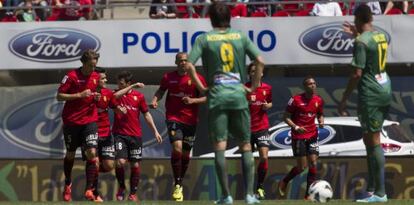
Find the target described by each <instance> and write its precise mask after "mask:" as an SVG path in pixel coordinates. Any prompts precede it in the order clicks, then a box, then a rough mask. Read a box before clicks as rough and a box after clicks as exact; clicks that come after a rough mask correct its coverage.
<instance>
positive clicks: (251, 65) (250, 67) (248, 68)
mask: <svg viewBox="0 0 414 205" xmlns="http://www.w3.org/2000/svg"><path fill="white" fill-rule="evenodd" d="M253 66H255V64H254V62H251V63H250V64H249V65H248V66H247V73H250V71H252V69H253Z"/></svg>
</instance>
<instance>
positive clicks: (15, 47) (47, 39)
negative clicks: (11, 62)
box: [9, 28, 101, 63]
mask: <svg viewBox="0 0 414 205" xmlns="http://www.w3.org/2000/svg"><path fill="white" fill-rule="evenodd" d="M100 46H101V42H100V41H99V39H98V38H97V37H96V36H94V35H92V34H91V33H88V32H86V31H82V30H77V29H71V28H42V29H35V30H31V31H27V32H24V33H21V34H18V35H17V36H15V37H14V38H13V39H12V40H10V42H9V50H10V51H11V52H12V53H13V54H14V55H16V56H17V57H19V58H23V59H26V60H29V61H35V62H44V63H61V62H70V61H76V60H79V58H80V57H81V55H82V53H83V52H84V51H85V50H87V49H93V50H95V51H98V50H99V48H100Z"/></svg>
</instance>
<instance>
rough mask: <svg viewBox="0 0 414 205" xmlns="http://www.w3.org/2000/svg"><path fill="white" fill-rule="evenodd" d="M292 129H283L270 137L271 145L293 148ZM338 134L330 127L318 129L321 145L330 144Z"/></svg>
mask: <svg viewBox="0 0 414 205" xmlns="http://www.w3.org/2000/svg"><path fill="white" fill-rule="evenodd" d="M290 129H291V128H290V127H283V128H280V129H278V130H276V131H275V132H273V133H272V134H271V135H270V144H271V145H273V146H274V147H278V148H281V149H290V148H291V147H292V137H291V131H290ZM335 134H336V131H335V130H334V129H333V128H332V127H331V126H329V125H325V126H324V127H323V128H318V137H319V139H318V141H319V145H322V144H325V143H327V142H329V141H330V140H331V139H332V138H333V137H334V136H335Z"/></svg>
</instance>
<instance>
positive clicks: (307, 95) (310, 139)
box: [278, 76, 324, 199]
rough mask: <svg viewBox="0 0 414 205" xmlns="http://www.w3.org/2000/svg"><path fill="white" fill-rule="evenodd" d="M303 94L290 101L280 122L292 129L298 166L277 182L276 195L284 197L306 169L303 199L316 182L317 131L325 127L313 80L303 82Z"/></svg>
mask: <svg viewBox="0 0 414 205" xmlns="http://www.w3.org/2000/svg"><path fill="white" fill-rule="evenodd" d="M303 87H304V89H305V92H304V93H302V94H299V95H295V96H293V97H292V98H290V100H289V102H288V106H287V107H286V111H285V113H284V115H283V119H284V121H285V122H286V124H288V125H289V126H290V127H291V136H292V150H293V155H294V156H295V158H296V162H297V165H296V166H295V167H293V168H292V169H291V170H290V172H289V173H288V174H287V175H286V176H285V177H284V178H283V180H280V181H279V186H278V189H279V194H280V195H281V196H284V195H285V192H286V186H287V184H288V183H289V181H290V180H291V179H293V178H294V177H295V176H296V175H298V174H300V173H301V172H302V171H303V170H304V169H305V168H306V167H309V170H308V177H307V186H306V194H305V199H307V196H308V188H309V186H310V184H312V182H314V181H315V178H316V162H317V159H318V155H319V144H318V128H317V127H316V124H315V119H317V120H318V123H319V127H321V128H322V127H323V125H324V117H323V105H324V102H323V99H322V98H321V96H319V95H317V94H316V81H315V79H314V78H313V77H312V76H307V77H305V79H304V80H303Z"/></svg>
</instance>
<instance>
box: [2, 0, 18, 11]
mask: <svg viewBox="0 0 414 205" xmlns="http://www.w3.org/2000/svg"><path fill="white" fill-rule="evenodd" d="M21 2H22V0H4V6H5V7H17V6H19V4H20V3H21ZM7 11H13V10H12V9H8V10H7Z"/></svg>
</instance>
